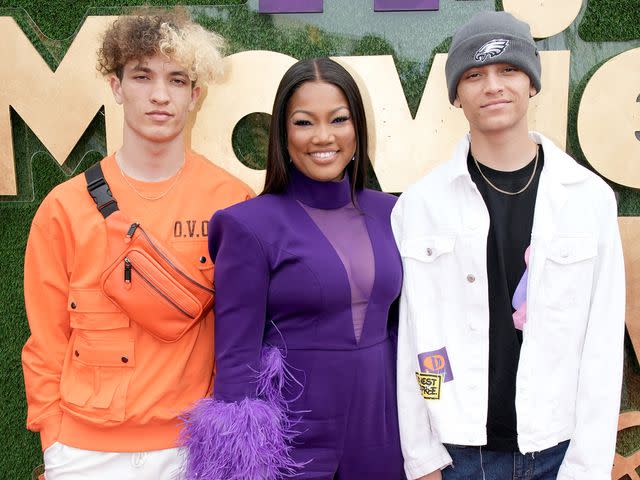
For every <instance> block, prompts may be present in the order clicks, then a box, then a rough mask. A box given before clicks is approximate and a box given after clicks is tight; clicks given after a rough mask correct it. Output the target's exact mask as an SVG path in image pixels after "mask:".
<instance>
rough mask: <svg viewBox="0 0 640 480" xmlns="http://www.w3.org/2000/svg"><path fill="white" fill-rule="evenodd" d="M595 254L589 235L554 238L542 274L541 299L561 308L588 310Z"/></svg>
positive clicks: (595, 248) (595, 249) (591, 238)
mask: <svg viewBox="0 0 640 480" xmlns="http://www.w3.org/2000/svg"><path fill="white" fill-rule="evenodd" d="M597 255H598V248H597V242H596V240H595V238H593V237H591V236H582V237H556V238H554V239H553V240H552V241H551V242H550V243H549V245H548V248H547V256H546V260H545V264H544V270H543V274H542V283H541V294H542V297H541V299H542V302H543V303H545V304H546V305H548V306H550V307H552V308H559V309H562V310H565V309H572V310H573V309H576V308H579V309H588V305H589V302H590V299H591V286H592V284H593V269H594V264H595V260H596V257H597Z"/></svg>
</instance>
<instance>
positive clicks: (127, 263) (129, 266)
mask: <svg viewBox="0 0 640 480" xmlns="http://www.w3.org/2000/svg"><path fill="white" fill-rule="evenodd" d="M132 270H133V271H134V272H136V273H137V274H138V276H139V277H140V278H142V280H144V281H145V282H146V283H147V285H149V286H150V287H151V288H153V289H154V290H155V291H156V293H157V294H158V295H160V296H161V297H162V298H164V299H165V300H166V301H167V302H169V303H170V304H171V305H172V306H173V307H174V308H176V309H177V310H179V311H180V312H182V314H183V315H186V316H187V317H189V318H190V319H192V320H193V319H195V318H196V317H194V316H193V315H191V314H190V313H189V312H186V311H185V310H184V309H182V308H181V307H180V305H178V304H177V303H176V302H174V301H173V300H172V299H171V298H170V297H169V296H168V295H167V294H165V293H164V292H163V291H162V290H160V289H159V288H158V287H156V286H155V285H154V284H153V283H151V281H150V280H149V279H148V278H147V277H145V276H144V275H143V274H142V272H141V271H140V270H138V269H137V268H136V267H135V265H134V264H133V263H131V260H130V259H129V257H125V258H124V281H125V283H131V271H132Z"/></svg>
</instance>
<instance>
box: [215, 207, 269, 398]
mask: <svg viewBox="0 0 640 480" xmlns="http://www.w3.org/2000/svg"><path fill="white" fill-rule="evenodd" d="M209 253H210V255H211V259H212V260H213V262H214V265H215V267H214V268H215V270H214V284H215V288H216V300H215V306H214V313H215V356H216V376H215V379H214V396H215V398H216V399H218V400H224V401H226V402H233V401H238V400H242V399H243V398H245V397H255V396H256V372H257V371H258V370H259V368H260V352H261V349H262V337H263V333H264V326H265V321H266V311H267V295H268V288H269V268H268V265H267V260H266V258H265V254H264V252H263V250H262V246H261V244H260V242H259V241H258V240H257V238H256V237H255V235H254V234H253V233H252V232H250V231H249V230H248V229H247V228H246V227H245V226H243V225H242V224H241V223H239V222H238V221H237V220H235V219H234V218H233V217H232V216H231V215H229V214H225V213H224V212H222V213H218V214H216V215H214V217H213V218H212V220H211V224H210V226H209Z"/></svg>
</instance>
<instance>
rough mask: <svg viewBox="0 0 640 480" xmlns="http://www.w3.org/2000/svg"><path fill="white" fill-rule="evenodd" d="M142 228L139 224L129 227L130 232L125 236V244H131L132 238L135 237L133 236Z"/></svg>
mask: <svg viewBox="0 0 640 480" xmlns="http://www.w3.org/2000/svg"><path fill="white" fill-rule="evenodd" d="M139 226H140V224H139V223H135V222H134V223H132V224H131V226H130V227H129V230H127V234H126V235H125V236H124V243H129V242H130V241H131V237H133V234H134V233H136V229H137V228H138V227H139Z"/></svg>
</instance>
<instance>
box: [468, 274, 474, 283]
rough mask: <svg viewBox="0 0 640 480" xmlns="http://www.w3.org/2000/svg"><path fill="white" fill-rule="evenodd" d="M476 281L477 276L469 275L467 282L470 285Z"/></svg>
mask: <svg viewBox="0 0 640 480" xmlns="http://www.w3.org/2000/svg"><path fill="white" fill-rule="evenodd" d="M475 281H476V276H475V275H472V274H471V273H470V274H469V275H467V282H469V283H473V282H475Z"/></svg>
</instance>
